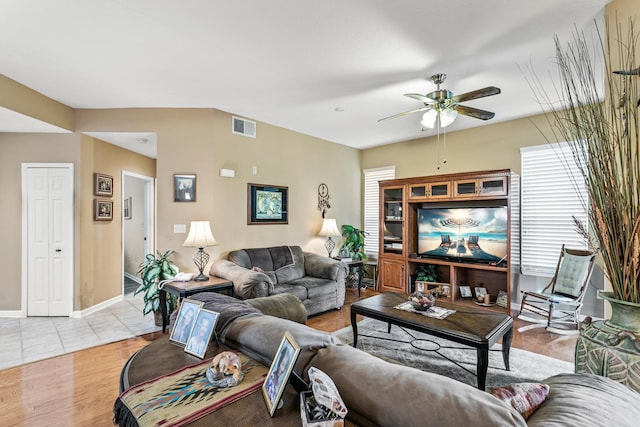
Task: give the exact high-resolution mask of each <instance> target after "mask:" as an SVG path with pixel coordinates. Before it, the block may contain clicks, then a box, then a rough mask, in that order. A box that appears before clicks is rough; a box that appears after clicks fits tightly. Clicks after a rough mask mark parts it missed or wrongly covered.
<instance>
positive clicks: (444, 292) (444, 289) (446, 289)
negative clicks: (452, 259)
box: [442, 285, 451, 297]
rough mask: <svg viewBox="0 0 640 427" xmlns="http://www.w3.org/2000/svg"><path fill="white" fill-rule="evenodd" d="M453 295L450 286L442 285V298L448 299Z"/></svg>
mask: <svg viewBox="0 0 640 427" xmlns="http://www.w3.org/2000/svg"><path fill="white" fill-rule="evenodd" d="M450 293H451V287H450V286H449V285H442V296H445V297H448V296H449V294H450Z"/></svg>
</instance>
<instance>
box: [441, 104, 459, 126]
mask: <svg viewBox="0 0 640 427" xmlns="http://www.w3.org/2000/svg"><path fill="white" fill-rule="evenodd" d="M456 117H458V112H457V111H456V110H454V109H453V108H447V109H445V110H442V111H441V112H440V126H442V127H443V128H446V127H447V126H449V125H450V124H451V123H453V122H454V120H455V119H456Z"/></svg>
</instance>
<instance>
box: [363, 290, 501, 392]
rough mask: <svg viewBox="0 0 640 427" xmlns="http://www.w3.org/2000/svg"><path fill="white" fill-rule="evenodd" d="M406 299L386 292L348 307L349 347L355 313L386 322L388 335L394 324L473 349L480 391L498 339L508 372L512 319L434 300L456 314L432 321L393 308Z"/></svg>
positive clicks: (430, 318)
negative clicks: (349, 314) (475, 354)
mask: <svg viewBox="0 0 640 427" xmlns="http://www.w3.org/2000/svg"><path fill="white" fill-rule="evenodd" d="M406 300H407V296H406V295H403V294H398V293H395V292H386V293H383V294H379V295H376V296H373V297H370V298H366V299H364V300H362V301H357V302H354V303H353V304H351V327H352V328H353V346H354V347H355V346H356V345H357V344H358V325H357V323H356V316H357V315H358V314H359V315H361V316H365V317H371V318H373V319H377V320H381V321H383V322H387V324H388V325H389V329H388V331H389V332H390V331H391V325H397V326H400V327H403V328H407V329H411V330H414V331H418V332H423V333H425V334H429V335H433V336H436V337H440V338H444V339H446V340H449V341H453V342H456V343H459V344H463V345H466V346H469V347H473V348H475V349H476V352H477V358H478V360H477V365H476V366H477V377H478V388H479V389H480V390H484V389H485V382H486V378H487V368H488V367H489V349H490V348H491V347H492V346H493V345H494V344H495V343H497V342H498V340H499V339H500V338H502V358H503V360H504V365H505V368H506V369H507V370H509V350H510V348H511V340H512V338H513V319H512V318H511V317H510V316H507V315H506V314H503V313H497V312H494V311H489V310H481V309H474V308H469V307H464V306H460V305H455V304H451V303H446V302H442V301H440V300H436V305H437V306H439V307H443V308H447V309H452V310H456V312H455V313H453V314H450V315H449V316H447V317H446V318H444V319H435V318H432V317H427V316H424V315H422V314H416V313H411V312H408V311H404V310H399V309H397V308H394V307H395V306H397V305H398V304H401V303H403V302H405V301H406Z"/></svg>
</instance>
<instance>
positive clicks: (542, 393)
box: [491, 383, 549, 420]
mask: <svg viewBox="0 0 640 427" xmlns="http://www.w3.org/2000/svg"><path fill="white" fill-rule="evenodd" d="M491 394H492V395H494V396H495V397H497V398H498V399H500V400H502V401H504V402H506V403H508V404H509V405H511V406H513V407H514V408H515V410H516V411H518V412H519V413H520V415H522V417H523V418H524V419H525V420H526V419H527V418H529V415H531V414H533V411H535V410H536V409H538V406H540V405H542V402H544V400H545V399H546V398H547V395H548V394H549V386H548V385H546V384H542V383H515V384H509V385H506V386H502V387H496V388H494V389H492V390H491Z"/></svg>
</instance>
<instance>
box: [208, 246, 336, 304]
mask: <svg viewBox="0 0 640 427" xmlns="http://www.w3.org/2000/svg"><path fill="white" fill-rule="evenodd" d="M210 273H211V274H212V275H215V276H218V277H223V278H225V279H227V280H230V281H232V282H233V290H234V295H235V296H236V297H237V298H241V299H248V298H257V297H266V296H269V295H277V294H282V293H288V294H292V295H295V296H296V297H298V299H299V300H300V301H302V303H303V304H304V306H305V308H306V309H307V313H308V314H309V315H312V314H317V313H321V312H323V311H327V310H331V309H340V308H341V307H342V305H343V304H344V297H345V286H346V277H347V269H346V267H345V265H344V263H342V262H340V261H336V260H334V259H331V258H327V257H324V256H321V255H317V254H314V253H310V252H303V251H302V249H301V248H300V247H299V246H275V247H269V248H256V249H240V250H236V251H232V252H229V255H228V256H227V259H226V260H224V259H220V260H217V261H216V262H214V263H213V265H212V266H211V270H210Z"/></svg>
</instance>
